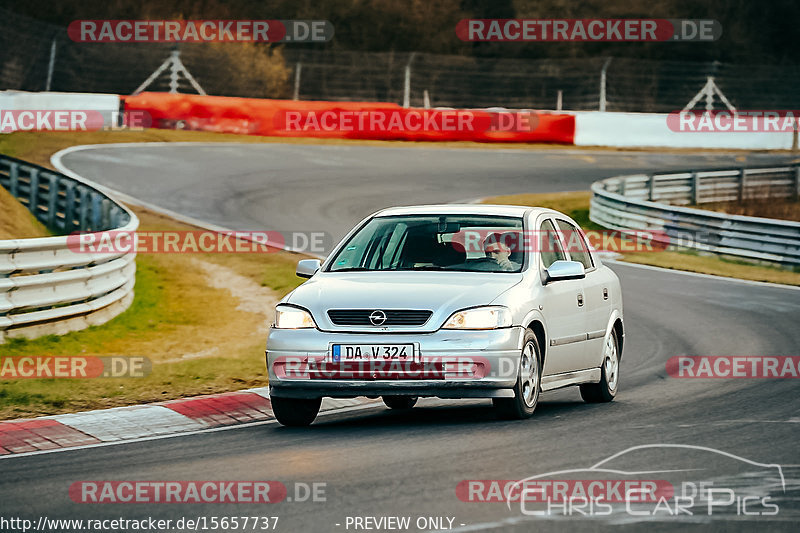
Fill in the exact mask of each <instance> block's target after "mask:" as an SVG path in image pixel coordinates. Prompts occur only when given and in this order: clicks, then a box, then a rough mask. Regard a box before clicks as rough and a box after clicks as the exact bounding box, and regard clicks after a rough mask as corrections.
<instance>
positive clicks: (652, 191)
mask: <svg viewBox="0 0 800 533" xmlns="http://www.w3.org/2000/svg"><path fill="white" fill-rule="evenodd" d="M655 197H656V175H655V174H650V182H649V183H648V187H647V199H648V200H650V201H651V202H652V201H653V200H654V199H655Z"/></svg>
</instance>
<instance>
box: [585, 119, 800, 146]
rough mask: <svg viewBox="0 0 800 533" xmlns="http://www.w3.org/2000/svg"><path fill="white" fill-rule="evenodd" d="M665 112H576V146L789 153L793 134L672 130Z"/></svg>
mask: <svg viewBox="0 0 800 533" xmlns="http://www.w3.org/2000/svg"><path fill="white" fill-rule="evenodd" d="M668 116H669V115H667V114H666V113H611V112H600V111H577V112H575V145H576V146H613V147H619V148H650V147H652V148H729V149H744V150H789V149H791V148H792V140H793V133H792V132H722V131H720V132H712V133H707V132H690V131H673V130H672V129H670V128H669V126H668V124H667V118H668Z"/></svg>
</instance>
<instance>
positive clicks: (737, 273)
mask: <svg viewBox="0 0 800 533" xmlns="http://www.w3.org/2000/svg"><path fill="white" fill-rule="evenodd" d="M591 197H592V193H591V192H588V191H585V192H566V193H545V194H516V195H509V196H495V197H492V198H485V199H484V200H483V203H487V204H504V205H530V206H538V207H548V208H550V209H555V210H557V211H561V212H562V213H566V214H567V215H569V216H570V217H572V218H573V219H574V220H575V222H577V223H578V224H580V225H581V227H582V228H583V229H584V230H602V229H603V228H602V226H599V225H597V224H595V223H593V222H592V221H591V220H589V201H590V199H591ZM621 254H622V258H621V259H622V260H623V261H627V262H629V263H637V264H641V265H651V266H656V267H661V268H669V269H673V270H685V271H688V272H698V273H701V274H713V275H716V276H726V277H731V278H739V279H746V280H752V281H766V282H769V283H782V284H786V285H800V272H794V271H792V270H785V269H782V268H778V267H772V266H764V265H755V264H752V263H748V262H745V261H740V260H737V259H731V258H727V257H720V256H717V255H710V254H709V255H706V254H703V255H701V254H699V253H697V252H694V251H672V250H667V251H660V252H621Z"/></svg>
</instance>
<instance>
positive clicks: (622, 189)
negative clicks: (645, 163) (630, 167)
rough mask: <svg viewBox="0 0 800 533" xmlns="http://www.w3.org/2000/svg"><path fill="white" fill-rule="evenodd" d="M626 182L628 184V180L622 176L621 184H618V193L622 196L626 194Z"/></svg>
mask: <svg viewBox="0 0 800 533" xmlns="http://www.w3.org/2000/svg"><path fill="white" fill-rule="evenodd" d="M626 184H627V180H626V179H625V178H624V177H622V178H620V180H619V184H617V194H621V195H622V196H625V185H626Z"/></svg>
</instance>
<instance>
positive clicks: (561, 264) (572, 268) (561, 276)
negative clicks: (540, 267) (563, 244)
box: [544, 261, 586, 285]
mask: <svg viewBox="0 0 800 533" xmlns="http://www.w3.org/2000/svg"><path fill="white" fill-rule="evenodd" d="M585 277H586V271H585V270H584V268H583V264H582V263H579V262H577V261H556V262H554V263H553V264H552V265H550V267H549V268H548V269H547V270H546V275H545V281H544V282H545V285H546V284H548V283H550V282H551V281H562V280H565V279H582V278H585Z"/></svg>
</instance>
